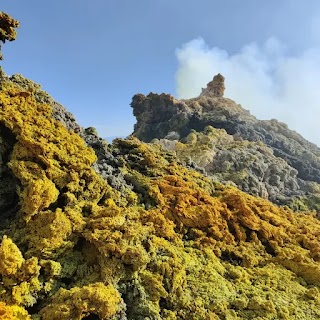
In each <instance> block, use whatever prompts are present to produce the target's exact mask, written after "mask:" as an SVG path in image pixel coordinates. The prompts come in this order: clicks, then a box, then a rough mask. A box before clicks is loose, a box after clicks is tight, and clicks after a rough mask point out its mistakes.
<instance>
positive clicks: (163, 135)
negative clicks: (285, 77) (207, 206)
mask: <svg viewBox="0 0 320 320" xmlns="http://www.w3.org/2000/svg"><path fill="white" fill-rule="evenodd" d="M224 89H225V86H224V77H223V76H222V75H220V74H218V75H216V76H215V77H214V78H213V80H212V81H211V82H209V83H208V85H207V87H206V88H205V89H203V90H202V93H201V94H200V96H199V97H196V98H193V99H187V100H177V99H175V98H174V97H173V96H171V95H167V94H160V95H158V94H154V93H150V94H149V95H147V96H144V95H141V94H138V95H135V96H134V97H133V100H132V103H131V106H132V108H133V113H134V115H135V116H136V118H137V123H136V125H135V127H134V136H136V137H138V138H139V139H141V140H142V141H145V142H150V141H152V140H153V139H158V140H161V142H160V143H161V144H162V145H163V146H164V147H165V148H167V149H170V150H175V144H174V142H173V141H176V142H179V143H182V144H186V146H187V147H186V148H185V150H184V151H183V152H182V151H181V145H180V147H177V150H176V154H177V156H178V157H179V155H181V156H182V154H183V158H182V160H183V161H184V162H185V163H187V162H186V159H187V158H188V157H189V160H191V162H193V163H194V165H196V166H197V167H198V169H200V170H204V171H205V172H206V173H207V174H209V175H212V176H213V177H215V178H216V179H217V180H219V181H222V182H228V181H229V182H232V183H235V184H236V185H237V186H238V187H239V188H240V189H241V190H243V191H246V192H249V193H251V194H254V195H258V196H261V197H264V198H267V199H269V200H271V201H273V202H274V203H277V204H290V203H292V205H293V206H295V207H296V208H298V207H301V208H302V207H304V204H303V203H305V196H310V195H312V197H313V196H314V195H316V199H313V200H312V202H313V205H314V208H315V209H318V208H319V204H320V202H319V200H318V195H317V194H318V193H319V190H320V189H319V185H318V184H319V183H320V149H319V148H318V147H317V146H316V145H314V144H312V143H310V142H308V141H307V140H305V139H304V138H303V137H302V136H301V135H299V134H298V133H296V132H295V131H292V130H290V129H289V128H288V127H287V125H286V124H284V123H281V122H279V121H277V120H274V119H272V120H270V121H266V120H263V121H262V120H258V119H257V118H255V117H254V116H253V115H251V114H250V112H249V111H248V110H246V109H244V108H243V107H242V106H241V105H239V104H237V103H236V102H234V101H232V100H230V99H228V98H224V97H223V93H224ZM207 127H212V128H214V129H215V130H216V135H218V136H219V135H222V136H223V135H225V134H227V135H228V136H229V138H228V139H229V141H231V142H229V143H227V144H223V143H221V141H219V139H217V138H212V135H211V136H210V137H208V136H207V137H206V138H199V136H198V138H199V139H198V140H197V141H196V142H193V143H190V139H189V138H188V137H189V135H190V134H191V133H192V132H198V133H199V134H200V133H203V135H206V128H207ZM219 130H220V131H221V130H222V131H223V132H224V134H222V133H221V134H219ZM222 131H221V132H222ZM173 132H174V133H175V134H174V135H173V134H172V133H173ZM173 138H174V139H173ZM188 139H189V140H188ZM206 139H207V142H203V141H204V140H206ZM166 140H170V142H165V141H166ZM249 142H250V143H249ZM259 144H260V147H259ZM191 145H192V147H191ZM179 148H180V149H179ZM201 148H205V150H206V151H203V152H202V151H201ZM195 150H196V151H195ZM207 150H209V151H207ZM266 150H268V151H266ZM188 152H189V153H190V154H189V155H188ZM208 152H209V154H210V157H207V160H206V164H205V165H203V164H202V160H201V159H202V158H203V154H204V153H206V154H207V153H208ZM189 162H190V161H189ZM240 173H241V174H240ZM301 201H302V202H301ZM307 202H308V201H307Z"/></svg>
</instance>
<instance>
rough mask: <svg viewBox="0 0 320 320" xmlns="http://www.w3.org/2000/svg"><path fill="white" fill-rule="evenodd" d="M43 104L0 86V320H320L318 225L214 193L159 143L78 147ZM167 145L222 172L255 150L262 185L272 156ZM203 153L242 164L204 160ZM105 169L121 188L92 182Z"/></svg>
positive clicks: (77, 139)
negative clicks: (6, 186)
mask: <svg viewBox="0 0 320 320" xmlns="http://www.w3.org/2000/svg"><path fill="white" fill-rule="evenodd" d="M40 98H41V97H40V96H39V94H38V93H37V92H36V91H27V90H25V89H23V88H22V87H21V86H20V85H18V84H17V83H15V82H13V81H10V80H5V81H3V82H2V83H1V90H0V105H1V108H0V123H1V126H2V127H0V129H1V132H0V136H1V138H2V140H1V143H0V147H1V153H0V154H1V158H2V167H3V168H4V170H6V169H5V167H7V168H10V170H11V171H10V173H9V171H7V174H10V175H11V177H13V179H15V181H17V184H16V185H18V189H17V190H18V192H17V193H16V197H17V199H16V200H15V201H12V202H11V203H12V204H14V203H13V202H15V203H19V207H18V208H17V209H16V214H14V215H10V217H9V218H8V219H7V220H8V221H7V223H6V224H2V225H1V230H0V237H1V238H0V289H1V290H0V319H1V320H4V319H6V320H7V319H21V320H30V319H31V317H32V318H34V319H40V318H41V319H42V320H52V319H62V320H64V319H65V320H69V319H75V320H81V319H101V320H108V319H110V320H111V319H119V320H126V319H128V320H139V319H146V318H148V319H158V320H160V319H164V320H171V319H191V320H192V319H194V320H195V319H217V320H218V319H228V318H230V319H236V318H238V319H253V318H259V317H260V318H266V319H268V318H269V319H271V318H276V319H281V318H284V319H286V318H287V319H294V318H295V317H296V318H303V319H306V320H311V319H317V318H319V317H320V312H319V310H320V282H319V279H320V252H319V248H320V242H319V241H320V240H319V236H318V235H319V233H320V223H319V220H317V219H316V216H315V213H314V212H308V213H299V212H293V211H292V210H290V209H288V208H281V207H277V206H275V205H273V204H272V203H270V202H269V201H267V200H264V199H261V198H257V197H253V196H250V195H248V194H247V193H244V192H242V191H240V190H239V189H237V188H236V187H234V186H224V185H222V184H220V183H218V182H215V181H213V180H212V179H209V178H207V177H205V176H204V175H203V174H201V173H198V172H197V171H195V170H190V169H188V168H186V167H185V166H183V165H182V164H181V163H179V161H177V158H176V156H175V152H173V151H165V150H163V148H162V147H161V146H159V145H157V144H146V143H143V142H141V141H139V140H138V139H136V138H134V137H131V138H130V139H127V140H124V139H118V140H115V141H114V143H113V144H112V145H107V144H106V143H105V142H104V141H103V140H102V139H100V138H99V137H98V135H97V133H96V131H95V130H94V129H92V128H88V129H86V130H84V132H83V133H81V134H82V137H83V138H84V139H86V141H85V140H84V139H83V138H82V137H81V135H79V134H78V133H76V132H74V130H70V128H68V127H67V126H66V125H65V124H62V122H59V121H58V120H57V119H55V118H54V117H53V110H52V107H51V105H50V104H48V103H42V102H39V101H40V100H39V99H40ZM171 131H172V130H171ZM169 132H170V131H169ZM177 137H179V136H178V135H177V134H175V133H171V134H170V135H168V136H167V138H171V140H166V141H168V145H170V144H171V145H173V144H175V145H178V146H179V148H180V149H181V153H180V154H181V158H182V157H183V156H187V153H185V152H186V150H187V149H188V148H190V149H192V150H194V151H196V148H197V147H198V146H200V148H201V150H202V151H203V152H202V153H201V157H202V158H201V162H198V164H199V166H200V165H201V166H202V167H203V168H207V166H211V165H212V159H215V156H214V155H213V152H214V153H215V154H216V155H218V156H217V158H216V159H218V160H219V159H220V160H221V162H222V163H223V164H225V163H226V161H227V160H228V159H229V158H230V157H231V158H230V159H232V161H233V162H236V161H239V162H240V159H241V157H243V156H245V157H248V156H249V154H246V150H250V151H252V153H253V157H254V156H257V157H258V156H259V153H257V152H258V151H259V152H261V150H263V152H265V155H266V159H265V162H266V164H265V166H262V167H261V168H260V169H259V170H261V172H266V170H267V169H265V167H266V166H268V167H269V166H270V165H269V162H268V161H269V160H270V159H272V152H271V151H270V150H271V149H268V148H266V147H265V146H263V145H260V144H259V143H256V142H247V141H239V140H236V138H235V137H234V136H230V135H228V134H227V133H226V132H225V131H223V130H217V129H213V128H210V127H209V128H206V130H205V133H197V132H191V134H189V135H187V136H185V140H182V141H180V142H176V141H175V138H177ZM198 141H200V142H201V143H200V144H199V145H198V143H197V142H198ZM213 141H215V142H214V143H215V145H217V146H219V145H220V146H222V145H223V144H226V145H227V146H228V149H229V150H232V149H233V148H236V149H237V150H238V152H239V154H237V153H235V152H231V154H232V155H235V158H234V159H233V158H232V157H233V156H231V155H229V154H228V153H225V152H224V150H222V149H221V150H220V149H219V147H216V148H215V149H214V150H213V149H212V148H211V149H210V148H209V146H210V145H211V144H212V143H213ZM219 143H220V144H219ZM238 143H239V144H238ZM88 145H90V146H91V147H92V148H90V147H88ZM93 148H94V150H95V152H94V151H93ZM241 148H242V149H243V151H242V150H241ZM259 148H261V150H259ZM220 151H223V152H222V153H221V155H219V152H220ZM255 152H256V153H255ZM268 153H269V154H268ZM191 155H192V154H191ZM212 156H213V158H212ZM104 157H105V161H106V162H105V163H106V165H107V167H106V168H107V170H109V169H108V168H109V167H108V166H109V165H110V166H111V167H112V168H113V169H115V168H117V170H118V172H119V173H121V177H122V179H123V180H121V179H119V180H118V183H119V185H122V187H123V189H122V187H121V186H119V185H117V184H116V181H111V180H110V181H109V179H108V176H106V177H107V178H106V177H104V179H103V177H102V176H103V175H104V171H103V168H98V169H96V170H93V167H92V166H95V165H97V164H99V163H103V160H104ZM98 158H100V160H98ZM225 159H227V160H225ZM247 159H249V158H247ZM97 160H98V161H97ZM197 160H199V161H200V158H199V159H198V158H197ZM232 161H231V162H232ZM259 161H260V160H259ZM270 161H271V160H270ZM279 161H280V162H281V161H283V160H281V159H280V160H279ZM280 162H279V165H280V164H281V163H280ZM283 162H284V161H283ZM253 163H254V161H252V164H251V165H250V166H249V169H250V170H252V171H253V170H254V169H257V168H255V166H254V165H253ZM238 165H240V163H238ZM282 165H283V168H284V170H289V169H288V167H287V166H286V164H285V163H282ZM113 169H111V170H113ZM207 169H208V170H209V168H207ZM229 169H230V170H229V173H230V174H232V173H236V172H237V170H235V171H233V169H232V167H231V166H230V168H229ZM99 170H100V174H98V173H97V171H98V172H99ZM113 172H114V173H115V175H116V174H117V172H116V171H113ZM113 172H111V173H110V175H113ZM217 174H219V172H218V173H217ZM290 174H291V177H292V179H291V180H290V177H286V179H287V180H288V182H289V181H291V182H292V181H295V180H294V179H295V178H296V172H295V171H292V172H289V174H288V175H289V176H290ZM270 176H271V177H272V174H271V175H270ZM287 180H286V181H287ZM268 183H269V184H270V185H271V184H272V183H271V181H268ZM130 185H131V189H130V188H129V189H130V190H127V186H130ZM278 185H279V184H278ZM279 186H280V185H279ZM13 189H15V187H14V186H13V187H12V190H13ZM124 190H127V191H126V192H124ZM8 199H9V198H8ZM7 205H9V206H10V201H8V202H7ZM3 208H4V206H3Z"/></svg>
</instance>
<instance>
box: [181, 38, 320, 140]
mask: <svg viewBox="0 0 320 320" xmlns="http://www.w3.org/2000/svg"><path fill="white" fill-rule="evenodd" d="M176 56H177V58H178V62H179V67H178V71H177V74H176V91H177V96H178V98H184V99H186V98H192V97H196V96H198V95H199V94H200V92H201V88H202V87H205V86H206V84H207V83H208V82H209V81H210V80H212V78H213V76H214V75H215V74H217V73H219V72H220V73H221V74H222V75H224V76H225V78H226V80H225V85H226V91H225V95H224V96H225V97H228V98H230V99H233V100H235V101H236V102H237V103H240V104H241V105H242V106H243V107H244V108H246V109H249V110H250V112H251V114H253V115H254V116H256V117H257V118H258V119H272V118H273V119H278V120H280V121H283V122H285V123H287V124H288V126H289V128H290V129H293V130H295V131H297V132H298V133H300V134H301V135H302V136H303V137H304V138H306V139H308V140H309V141H311V142H314V143H316V144H317V145H318V146H320V134H319V133H320V126H319V122H320V119H319V116H320V50H319V49H317V48H310V49H308V50H305V51H304V52H303V53H302V54H300V55H297V56H290V55H288V54H287V53H286V48H285V46H284V45H283V44H282V43H280V42H279V41H278V40H277V39H275V38H271V39H269V40H267V41H266V42H265V43H264V44H263V45H262V46H259V45H258V44H256V43H251V44H248V45H246V46H244V47H243V48H242V49H241V50H240V51H239V52H237V53H234V54H229V53H228V52H226V51H224V50H222V49H220V48H217V47H214V48H209V47H208V45H207V44H206V43H205V41H204V40H203V39H202V38H198V39H194V40H192V41H190V42H188V43H186V44H184V45H183V46H182V47H181V48H179V49H177V51H176Z"/></svg>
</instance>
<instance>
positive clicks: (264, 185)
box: [153, 126, 316, 205]
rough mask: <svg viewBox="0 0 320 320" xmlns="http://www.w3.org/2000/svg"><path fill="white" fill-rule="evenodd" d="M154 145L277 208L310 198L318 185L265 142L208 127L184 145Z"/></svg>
mask: <svg viewBox="0 0 320 320" xmlns="http://www.w3.org/2000/svg"><path fill="white" fill-rule="evenodd" d="M153 143H155V144H160V145H162V147H163V148H164V149H166V150H173V151H175V152H176V155H177V158H178V159H180V161H182V163H183V164H184V165H185V166H188V167H191V168H194V169H196V170H198V171H200V172H202V173H206V174H207V175H210V176H212V177H213V178H214V179H216V180H218V181H219V182H222V183H228V184H229V183H232V184H235V185H236V186H238V187H239V188H240V189H241V190H243V191H245V192H247V193H250V194H252V195H255V196H260V197H262V198H265V199H269V200H270V201H272V202H274V203H277V204H281V205H283V204H290V203H291V202H292V198H293V197H295V198H299V197H303V196H306V195H307V194H309V193H310V192H313V189H314V187H315V186H314V185H315V184H316V183H314V182H306V181H304V180H302V179H300V178H298V177H297V174H298V171H297V170H296V169H294V168H293V167H291V166H290V165H288V163H287V162H286V161H284V160H283V159H281V158H279V157H276V156H275V155H274V154H273V151H272V149H271V148H270V147H267V146H266V145H264V144H263V143H262V142H250V141H248V140H239V138H238V137H235V136H232V135H229V134H227V132H226V131H225V130H224V129H215V128H213V127H211V126H208V127H206V128H205V130H204V131H203V132H196V131H194V130H192V132H191V133H190V134H189V135H188V136H187V137H186V138H185V139H182V140H181V141H178V140H174V141H172V140H168V139H154V140H153Z"/></svg>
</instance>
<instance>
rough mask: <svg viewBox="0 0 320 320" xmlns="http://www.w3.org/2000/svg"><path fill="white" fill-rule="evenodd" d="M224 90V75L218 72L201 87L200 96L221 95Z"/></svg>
mask: <svg viewBox="0 0 320 320" xmlns="http://www.w3.org/2000/svg"><path fill="white" fill-rule="evenodd" d="M224 90H225V86H224V76H223V75H221V74H220V73H218V74H217V75H216V76H214V77H213V80H212V81H210V82H209V83H208V84H207V87H206V88H202V92H201V94H200V97H201V96H206V97H223V94H224Z"/></svg>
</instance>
